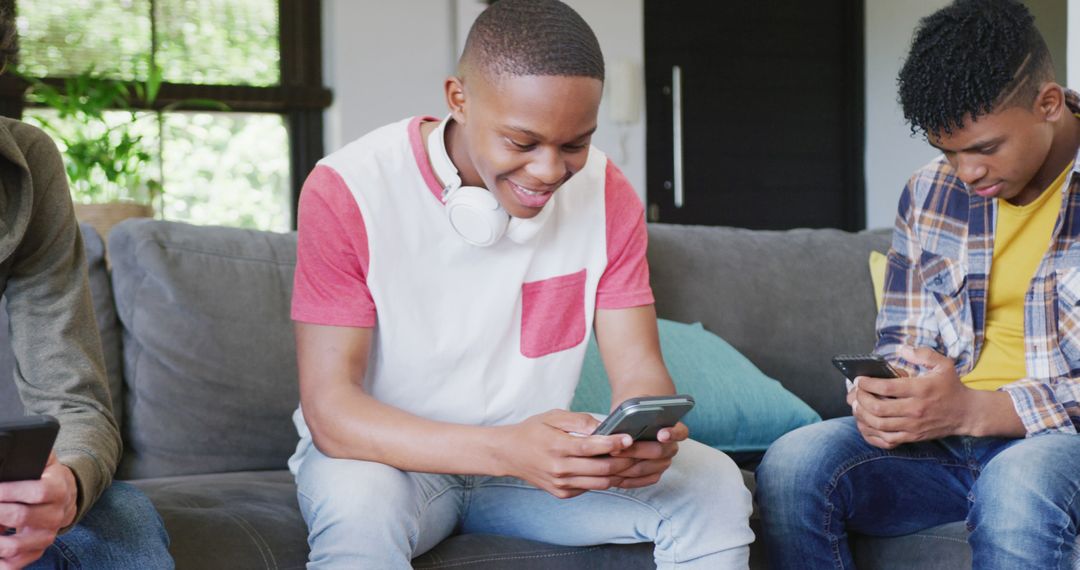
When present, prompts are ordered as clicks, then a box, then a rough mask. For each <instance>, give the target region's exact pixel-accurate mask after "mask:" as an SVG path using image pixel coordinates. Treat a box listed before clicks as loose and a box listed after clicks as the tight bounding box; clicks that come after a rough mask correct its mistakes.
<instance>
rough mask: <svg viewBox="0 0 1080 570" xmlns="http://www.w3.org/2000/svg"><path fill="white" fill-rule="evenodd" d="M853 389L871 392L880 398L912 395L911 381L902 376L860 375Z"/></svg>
mask: <svg viewBox="0 0 1080 570" xmlns="http://www.w3.org/2000/svg"><path fill="white" fill-rule="evenodd" d="M852 391H853V392H865V393H870V394H873V395H875V396H877V397H879V398H904V397H907V396H909V395H910V393H909V392H910V391H911V383H910V382H909V381H907V380H904V379H901V378H870V377H868V376H859V377H858V378H856V379H855V390H852Z"/></svg>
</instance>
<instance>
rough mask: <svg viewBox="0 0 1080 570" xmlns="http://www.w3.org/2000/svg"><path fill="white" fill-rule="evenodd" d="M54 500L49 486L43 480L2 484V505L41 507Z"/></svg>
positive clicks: (0, 489) (0, 497)
mask: <svg viewBox="0 0 1080 570" xmlns="http://www.w3.org/2000/svg"><path fill="white" fill-rule="evenodd" d="M52 498H53V497H51V496H50V493H49V486H48V485H47V484H46V482H45V481H43V480H36V481H12V482H8V483H0V503H26V504H28V505H40V504H44V503H47V502H49V501H50V500H51V499H52Z"/></svg>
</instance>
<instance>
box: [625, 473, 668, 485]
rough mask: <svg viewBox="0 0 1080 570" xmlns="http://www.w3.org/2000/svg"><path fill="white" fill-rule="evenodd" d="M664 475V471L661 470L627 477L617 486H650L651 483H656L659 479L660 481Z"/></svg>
mask: <svg viewBox="0 0 1080 570" xmlns="http://www.w3.org/2000/svg"><path fill="white" fill-rule="evenodd" d="M662 475H663V472H660V473H654V474H652V475H649V476H646V477H640V478H636V479H626V480H624V481H623V482H622V483H619V484H618V485H617V487H619V488H620V489H638V488H641V487H648V486H649V485H655V484H656V483H657V482H658V481H660V477H661V476H662Z"/></svg>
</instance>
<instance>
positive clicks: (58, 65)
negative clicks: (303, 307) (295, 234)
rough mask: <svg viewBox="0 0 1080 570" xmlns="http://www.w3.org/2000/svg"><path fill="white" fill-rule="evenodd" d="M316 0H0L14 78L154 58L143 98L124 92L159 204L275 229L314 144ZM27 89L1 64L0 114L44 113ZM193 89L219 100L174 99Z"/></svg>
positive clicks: (289, 217) (109, 68) (172, 215)
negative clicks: (12, 27)
mask: <svg viewBox="0 0 1080 570" xmlns="http://www.w3.org/2000/svg"><path fill="white" fill-rule="evenodd" d="M5 4H6V5H5ZM319 5H320V3H319V2H317V1H312V0H0V7H6V8H7V9H8V10H9V11H12V12H13V13H14V14H15V15H16V23H17V26H18V30H19V36H20V39H19V52H20V54H19V62H18V71H19V73H21V74H22V75H24V76H27V77H33V78H40V79H43V80H44V81H46V82H47V83H51V84H57V85H58V84H60V82H61V78H64V77H70V76H74V75H78V74H80V73H82V72H84V71H86V70H87V69H93V70H94V72H95V73H97V74H100V75H106V76H108V77H111V78H116V79H121V80H126V81H145V80H146V79H147V77H148V76H149V74H150V72H151V69H153V68H155V67H156V68H157V69H159V70H160V72H161V76H162V79H163V83H162V85H161V90H160V93H159V95H158V97H157V99H156V100H155V101H154V102H153V108H150V106H149V105H147V104H146V103H145V101H136V106H138V107H140V108H143V109H145V113H143V112H140V113H139V116H140V119H139V124H140V126H139V127H138V129H137V130H138V131H139V134H140V135H142V141H143V143H144V144H147V145H149V146H150V147H152V148H153V149H154V150H155V151H156V152H154V153H153V154H154V155H155V156H159V157H160V162H159V163H157V164H155V166H154V168H155V170H156V172H155V173H154V175H155V176H156V177H157V178H159V179H160V180H161V181H162V184H163V187H164V193H163V194H162V196H161V197H160V199H159V201H158V202H157V203H155V209H156V210H157V211H158V212H159V214H160V215H162V216H163V217H164V218H166V219H169V220H177V221H187V222H191V223H200V224H219V225H233V226H240V227H248V228H255V229H266V230H277V231H286V230H289V229H290V228H292V227H294V226H295V211H296V203H297V198H298V196H299V191H300V186H301V185H302V183H303V179H304V177H305V176H306V175H307V173H308V172H309V171H310V170H311V168H313V167H314V164H315V162H316V161H317V160H318V159H319V158H321V157H322V154H323V148H322V109H324V108H325V107H327V106H328V105H329V103H330V93H329V91H328V90H327V89H325V88H324V87H323V86H322V76H321V52H320V38H319V34H320V32H319V30H320V21H319V19H320V10H319ZM25 88H26V84H25V82H24V81H22V80H21V79H18V78H16V77H15V76H13V75H11V74H7V75H5V76H0V113H3V114H5V115H8V116H16V117H20V116H25V118H26V120H27V121H29V122H33V121H34V120H41V119H44V120H52V121H55V120H56V115H55V111H52V110H50V109H44V108H34V107H29V106H27V104H26V102H25V101H24V99H23V94H24V92H25ZM196 99H203V100H212V101H216V102H220V103H222V104H224V105H225V106H226V109H227V111H210V110H206V109H207V108H206V107H202V108H193V107H191V106H188V107H183V106H181V107H174V105H176V104H177V103H178V102H184V101H191V100H196ZM181 104H182V103H181ZM181 109H186V110H181ZM50 113H53V114H52V115H50ZM35 117H37V118H38V119H35ZM143 117H145V121H144V120H143Z"/></svg>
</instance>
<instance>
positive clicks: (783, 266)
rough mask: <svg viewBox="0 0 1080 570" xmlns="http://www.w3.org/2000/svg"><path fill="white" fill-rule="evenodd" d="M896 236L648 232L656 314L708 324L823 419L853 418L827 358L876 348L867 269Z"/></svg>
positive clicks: (671, 228) (654, 228)
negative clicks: (870, 260)
mask: <svg viewBox="0 0 1080 570" xmlns="http://www.w3.org/2000/svg"><path fill="white" fill-rule="evenodd" d="M890 235H891V233H890V232H889V231H888V230H877V231H872V232H861V233H857V234H852V233H847V232H842V231H839V230H805V229H804V230H790V231H757V230H745V229H737V228H724V227H704V226H676V225H667V224H650V225H649V250H648V258H649V269H650V273H651V282H652V287H653V292H654V294H655V295H656V309H657V312H658V314H659V316H661V317H663V318H666V319H671V320H674V321H682V322H701V323H702V324H703V325H705V328H707V329H709V330H710V331H713V332H715V333H716V334H718V335H720V337H722V338H723V339H724V340H726V341H727V342H729V343H731V345H732V346H734V347H735V348H736V349H737V350H738V351H739V352H741V353H742V354H743V355H745V356H746V357H747V358H749V359H750V360H751V361H752V362H753V363H754V364H755V365H757V366H758V367H759V368H760V369H761V371H762V372H764V373H765V374H767V375H768V376H770V377H772V378H775V379H777V380H779V381H780V382H781V383H782V384H783V385H784V387H786V388H787V389H788V390H791V391H792V392H794V393H795V395H797V396H799V397H800V398H801V399H802V400H803V401H804V402H806V403H808V404H810V406H811V407H812V408H814V409H815V410H817V412H818V413H820V414H821V415H822V417H825V418H832V417H837V416H841V415H847V414H848V413H849V409H848V407H847V404H846V403H845V402H844V393H845V388H844V380H843V377H842V376H841V375H840V373H839V372H837V371H836V369H834V368H833V367H832V364H831V362H830V361H829V358H830V356H832V355H833V354H838V353H842V352H846V353H850V352H866V351H869V350H871V349H873V347H874V341H875V337H874V319H875V317H876V314H877V312H876V310H875V307H874V293H873V287H872V285H871V283H870V275H869V271H868V270H867V267H866V260H867V257H868V256H869V254H870V251H871V250H876V251H886V250H887V249H888V247H889V241H890Z"/></svg>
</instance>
